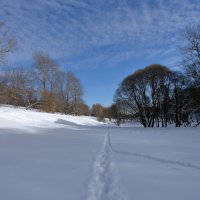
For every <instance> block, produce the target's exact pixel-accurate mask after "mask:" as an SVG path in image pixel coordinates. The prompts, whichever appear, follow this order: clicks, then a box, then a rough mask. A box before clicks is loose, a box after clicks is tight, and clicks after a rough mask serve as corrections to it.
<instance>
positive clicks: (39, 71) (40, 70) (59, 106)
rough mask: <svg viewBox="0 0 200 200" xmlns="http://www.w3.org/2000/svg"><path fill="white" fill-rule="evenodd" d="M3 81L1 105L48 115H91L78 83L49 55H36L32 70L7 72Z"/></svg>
mask: <svg viewBox="0 0 200 200" xmlns="http://www.w3.org/2000/svg"><path fill="white" fill-rule="evenodd" d="M0 80H1V83H0V88H1V90H0V91H1V95H0V103H4V104H11V105H14V106H23V107H26V108H27V109H28V108H37V109H40V110H42V111H45V112H61V113H66V114H73V115H88V114H89V108H88V106H87V105H86V104H85V103H84V101H83V98H82V97H83V88H82V85H81V83H80V81H79V79H78V78H77V77H76V76H75V74H74V73H72V72H65V71H64V70H62V69H61V68H60V67H59V65H58V64H57V63H56V62H55V61H54V60H53V59H52V58H50V56H49V55H48V54H46V53H43V52H36V53H35V54H34V56H33V66H32V67H31V68H11V69H6V70H5V71H4V72H3V73H2V74H1V77H0Z"/></svg>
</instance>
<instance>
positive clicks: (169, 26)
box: [0, 0, 200, 105]
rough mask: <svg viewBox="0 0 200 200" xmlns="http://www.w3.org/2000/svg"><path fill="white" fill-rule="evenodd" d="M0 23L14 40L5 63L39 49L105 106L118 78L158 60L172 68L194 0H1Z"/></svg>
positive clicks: (198, 8)
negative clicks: (15, 48) (15, 42)
mask: <svg viewBox="0 0 200 200" xmlns="http://www.w3.org/2000/svg"><path fill="white" fill-rule="evenodd" d="M0 21H3V22H5V24H6V25H7V28H8V30H9V31H10V33H11V34H13V35H14V36H15V37H16V39H17V41H18V49H17V50H16V51H15V53H14V54H12V55H10V57H9V59H8V60H7V64H8V65H12V66H30V65H31V62H32V54H33V53H34V52H35V51H44V52H47V53H48V54H50V56H51V57H52V58H53V59H55V60H56V61H57V62H58V63H59V64H60V65H61V67H62V68H64V69H66V70H70V71H73V72H75V74H76V75H77V76H78V77H79V78H80V80H81V82H82V84H83V86H84V91H85V96H84V99H85V101H86V103H88V104H89V105H92V104H93V103H97V102H99V103H102V104H103V105H109V104H111V103H112V97H113V94H114V91H115V89H116V88H117V86H118V84H119V83H120V81H121V80H122V79H123V78H124V77H125V76H127V75H128V74H130V73H132V72H134V71H135V70H136V69H138V68H141V67H145V66H147V65H149V64H152V63H160V64H163V65H166V66H169V67H170V68H173V69H177V68H178V65H177V63H178V61H179V54H178V48H179V46H180V45H182V44H183V42H184V40H183V32H184V29H185V28H186V27H187V26H189V25H191V24H197V23H199V22H200V3H199V0H155V1H153V0H0Z"/></svg>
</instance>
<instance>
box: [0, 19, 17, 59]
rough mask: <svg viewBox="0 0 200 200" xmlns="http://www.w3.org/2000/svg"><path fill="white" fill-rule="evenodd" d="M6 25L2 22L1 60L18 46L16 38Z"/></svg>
mask: <svg viewBox="0 0 200 200" xmlns="http://www.w3.org/2000/svg"><path fill="white" fill-rule="evenodd" d="M4 27H5V26H4V23H3V22H0V61H2V60H3V59H4V58H5V57H6V56H7V55H8V54H9V53H10V52H12V51H13V50H14V47H15V46H16V40H15V39H14V38H13V37H11V36H10V35H9V34H8V31H6V30H5V28H4Z"/></svg>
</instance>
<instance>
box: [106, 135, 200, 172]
mask: <svg viewBox="0 0 200 200" xmlns="http://www.w3.org/2000/svg"><path fill="white" fill-rule="evenodd" d="M108 144H109V147H110V149H111V150H112V151H113V152H114V153H117V154H122V155H128V156H136V157H139V158H144V159H148V160H152V161H156V162H159V163H164V164H169V165H175V166H179V167H185V168H191V169H194V170H200V166H198V165H194V164H191V163H186V162H182V161H177V160H169V159H165V158H159V157H155V156H151V155H146V154H141V153H135V152H128V151H119V150H117V149H115V148H114V147H113V146H112V143H111V139H110V134H108Z"/></svg>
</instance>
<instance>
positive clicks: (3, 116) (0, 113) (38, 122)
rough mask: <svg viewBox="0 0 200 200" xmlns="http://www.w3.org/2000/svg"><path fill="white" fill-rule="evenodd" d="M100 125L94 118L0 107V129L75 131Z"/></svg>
mask: <svg viewBox="0 0 200 200" xmlns="http://www.w3.org/2000/svg"><path fill="white" fill-rule="evenodd" d="M96 125H102V123H100V122H98V121H97V120H96V118H93V117H88V116H71V115H62V114H51V113H43V112H39V111H36V110H26V109H25V108H14V107H12V106H5V105H3V106H0V129H7V128H9V129H25V130H28V131H31V130H32V131H33V130H34V128H56V127H67V128H70V129H76V128H78V126H96Z"/></svg>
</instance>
